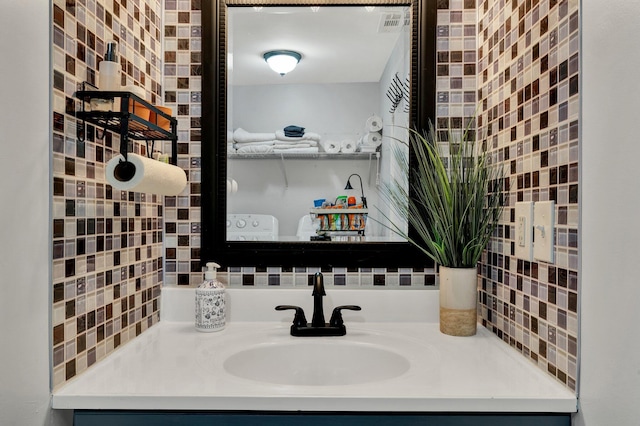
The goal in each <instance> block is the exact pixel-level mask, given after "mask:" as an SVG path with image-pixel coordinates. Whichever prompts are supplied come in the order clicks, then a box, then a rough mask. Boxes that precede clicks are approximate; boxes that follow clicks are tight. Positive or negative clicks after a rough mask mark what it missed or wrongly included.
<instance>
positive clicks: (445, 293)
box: [440, 266, 478, 336]
mask: <svg viewBox="0 0 640 426" xmlns="http://www.w3.org/2000/svg"><path fill="white" fill-rule="evenodd" d="M477 300H478V272H477V270H476V268H447V267H445V266H441V267H440V331H441V332H442V333H444V334H449V335H451V336H473V335H474V334H476V326H477V323H478V314H477Z"/></svg>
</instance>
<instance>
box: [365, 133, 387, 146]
mask: <svg viewBox="0 0 640 426" xmlns="http://www.w3.org/2000/svg"><path fill="white" fill-rule="evenodd" d="M360 141H361V143H362V144H363V145H373V146H380V144H381V143H382V135H381V134H380V133H378V132H369V133H367V134H365V135H364V136H362V138H361V139H360Z"/></svg>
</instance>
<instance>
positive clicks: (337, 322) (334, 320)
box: [329, 305, 362, 327]
mask: <svg viewBox="0 0 640 426" xmlns="http://www.w3.org/2000/svg"><path fill="white" fill-rule="evenodd" d="M343 309H346V310H349V311H360V310H362V308H361V307H360V306H357V305H342V306H336V307H335V308H333V312H332V313H331V319H330V320H329V325H330V326H331V327H340V326H341V325H343V324H344V321H343V320H342V310H343Z"/></svg>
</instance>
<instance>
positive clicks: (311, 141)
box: [275, 139, 318, 147]
mask: <svg viewBox="0 0 640 426" xmlns="http://www.w3.org/2000/svg"><path fill="white" fill-rule="evenodd" d="M299 143H306V144H308V145H309V146H318V142H317V141H313V140H310V139H300V140H298V141H283V140H280V139H276V140H275V144H276V145H282V146H283V147H286V146H290V145H297V144H299Z"/></svg>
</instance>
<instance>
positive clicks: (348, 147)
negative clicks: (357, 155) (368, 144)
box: [340, 139, 356, 154]
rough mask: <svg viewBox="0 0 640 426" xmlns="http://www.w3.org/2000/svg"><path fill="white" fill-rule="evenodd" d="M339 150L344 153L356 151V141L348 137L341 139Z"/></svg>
mask: <svg viewBox="0 0 640 426" xmlns="http://www.w3.org/2000/svg"><path fill="white" fill-rule="evenodd" d="M340 152H343V153H345V154H351V153H353V152H356V143H355V142H354V141H352V140H350V139H345V140H343V141H342V144H341V146H340Z"/></svg>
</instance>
